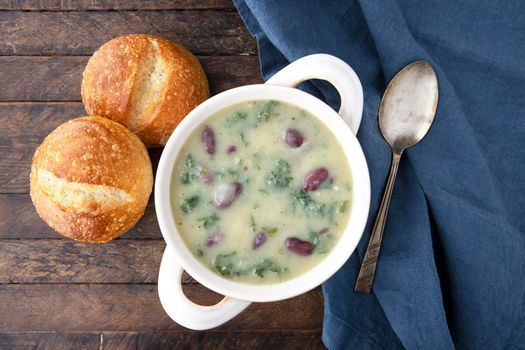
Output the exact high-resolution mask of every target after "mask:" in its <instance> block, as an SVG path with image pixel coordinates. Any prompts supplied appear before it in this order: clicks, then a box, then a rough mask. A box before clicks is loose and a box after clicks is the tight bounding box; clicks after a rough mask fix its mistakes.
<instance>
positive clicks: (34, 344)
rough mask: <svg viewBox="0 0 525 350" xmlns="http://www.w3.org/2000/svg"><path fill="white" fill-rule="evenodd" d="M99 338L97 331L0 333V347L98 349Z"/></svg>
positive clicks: (53, 349)
mask: <svg viewBox="0 0 525 350" xmlns="http://www.w3.org/2000/svg"><path fill="white" fill-rule="evenodd" d="M100 339H101V335H100V334H97V333H58V334H57V333H0V349H9V350H22V349H23V350H29V349H38V350H70V349H85V350H88V349H93V350H99V349H100ZM120 349H123V348H122V347H121V348H120Z"/></svg>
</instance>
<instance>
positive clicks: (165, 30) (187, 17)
mask: <svg viewBox="0 0 525 350" xmlns="http://www.w3.org/2000/svg"><path fill="white" fill-rule="evenodd" d="M131 33H145V34H158V35H162V36H164V37H166V38H168V39H171V40H173V41H175V42H178V43H180V44H182V45H184V46H185V47H187V48H188V49H189V50H190V51H191V52H193V53H195V54H201V55H254V54H255V53H256V51H257V50H256V43H255V39H254V38H253V37H252V36H251V34H250V33H249V32H248V30H247V29H246V27H245V26H244V23H243V22H242V20H241V18H240V16H239V14H238V13H237V12H223V11H208V10H204V11H174V10H162V11H87V12H26V11H22V12H21V11H2V12H0V55H91V54H92V53H93V52H94V51H95V50H96V49H97V48H98V47H100V46H101V45H102V44H103V43H105V42H106V41H108V40H110V39H112V38H114V37H116V36H120V35H124V34H131Z"/></svg>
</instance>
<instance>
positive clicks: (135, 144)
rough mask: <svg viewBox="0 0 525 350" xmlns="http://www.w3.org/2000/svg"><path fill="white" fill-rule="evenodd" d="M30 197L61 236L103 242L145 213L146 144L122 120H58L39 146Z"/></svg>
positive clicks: (147, 181) (148, 176) (149, 182)
mask: <svg viewBox="0 0 525 350" xmlns="http://www.w3.org/2000/svg"><path fill="white" fill-rule="evenodd" d="M30 181H31V199H32V200H33V204H34V205H35V208H36V211H37V212H38V214H39V215H40V217H41V218H42V219H43V220H44V221H45V222H47V223H48V224H49V226H51V227H52V228H54V229H55V230H56V231H58V232H59V233H61V234H63V235H64V236H67V237H70V238H73V239H75V240H78V241H83V242H91V243H99V242H107V241H109V240H111V239H113V238H115V237H117V236H119V235H120V234H122V233H124V232H126V231H127V230H129V229H130V228H131V227H133V225H135V223H136V222H137V221H138V220H139V218H140V217H141V216H142V214H143V213H144V209H145V208H146V204H147V202H148V198H149V196H150V193H151V188H152V185H153V172H152V169H151V162H150V159H149V156H148V152H147V150H146V147H144V145H143V144H142V142H141V141H140V140H139V138H138V137H137V136H135V135H134V134H133V133H131V132H130V131H129V130H128V129H126V128H125V127H123V126H122V125H120V124H118V123H115V122H113V121H111V120H109V119H106V118H101V117H82V118H77V119H73V120H71V121H69V122H67V123H64V124H62V125H60V126H59V127H58V128H56V129H55V130H54V131H53V132H51V134H49V135H48V136H47V137H46V138H45V139H44V142H43V143H42V144H41V145H40V146H39V147H38V148H37V150H36V152H35V155H34V156H33V163H32V166H31V180H30Z"/></svg>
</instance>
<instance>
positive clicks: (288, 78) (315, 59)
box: [266, 54, 363, 134]
mask: <svg viewBox="0 0 525 350" xmlns="http://www.w3.org/2000/svg"><path fill="white" fill-rule="evenodd" d="M310 79H322V80H326V81H328V82H329V83H330V84H332V85H333V86H334V87H335V88H336V89H337V91H338V92H339V95H340V96H341V108H340V109H339V112H338V114H339V115H340V116H341V118H343V120H344V121H345V123H346V124H347V125H348V126H349V127H350V129H351V130H352V132H353V133H354V134H357V130H358V129H359V125H360V124H361V117H362V114H363V88H362V86H361V82H360V81H359V78H358V77H357V74H355V72H354V70H353V69H352V68H351V67H350V66H349V65H348V64H346V63H345V62H344V61H343V60H341V59H339V58H337V57H335V56H332V55H327V54H315V55H309V56H305V57H302V58H300V59H298V60H296V61H294V62H292V63H290V64H289V65H288V66H286V67H284V68H283V69H281V70H280V71H279V72H277V73H275V75H274V76H272V77H271V78H270V79H268V81H267V82H266V84H271V85H281V86H288V87H295V86H297V85H299V84H300V83H302V82H303V81H305V80H310Z"/></svg>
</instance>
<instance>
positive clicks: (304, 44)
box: [236, 0, 525, 349]
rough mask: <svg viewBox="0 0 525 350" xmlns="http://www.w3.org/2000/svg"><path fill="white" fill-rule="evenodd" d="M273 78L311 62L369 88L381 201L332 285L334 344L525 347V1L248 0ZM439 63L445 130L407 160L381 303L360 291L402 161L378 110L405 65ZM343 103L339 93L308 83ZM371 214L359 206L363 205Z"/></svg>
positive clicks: (363, 136)
mask: <svg viewBox="0 0 525 350" xmlns="http://www.w3.org/2000/svg"><path fill="white" fill-rule="evenodd" d="M236 5H237V7H238V9H239V12H240V14H241V16H242V18H243V19H244V21H245V23H246V25H247V26H248V28H249V29H250V31H251V32H252V33H253V35H255V36H256V38H257V41H258V45H259V54H260V59H261V69H262V72H263V75H264V78H269V77H270V76H271V75H272V74H274V73H275V72H277V71H278V70H279V69H281V68H282V67H283V66H285V65H287V64H288V63H289V62H292V61H294V60H296V59H298V58H300V57H302V56H305V55H308V54H312V53H328V54H332V55H335V56H337V57H339V58H341V59H343V60H344V61H346V62H347V63H348V64H349V65H350V66H352V67H353V69H354V70H355V71H356V73H357V74H358V76H359V77H360V79H361V82H362V84H363V88H364V95H365V107H364V114H363V120H362V123H361V128H360V131H359V133H358V139H359V141H360V142H361V145H362V147H363V149H364V152H365V155H366V157H367V161H368V165H369V169H370V175H371V181H372V203H371V211H370V217H369V220H368V225H367V228H366V230H365V233H364V235H363V238H362V240H361V242H360V244H359V246H358V249H357V252H356V253H354V254H353V255H352V257H351V258H350V259H349V261H348V262H347V263H346V264H345V265H344V267H343V268H341V270H339V272H338V273H337V274H336V275H334V276H333V277H332V278H331V279H330V280H329V281H327V282H326V283H325V284H324V285H323V291H324V296H325V317H324V329H323V341H324V343H325V344H326V346H327V347H328V348H330V349H342V348H348V349H372V348H373V349H376V348H385V349H397V348H408V349H425V348H432V349H451V348H454V347H457V348H461V349H525V180H524V178H525V93H524V91H525V2H522V1H514V2H498V1H455V0H441V1H401V0H400V1H394V0H383V1H366V0H362V1H321V0H308V1H307V0H302V1H277V0H265V1H255V0H245V1H243V0H237V1H236ZM418 59H424V60H427V61H429V62H430V63H431V64H432V65H433V66H434V68H435V70H436V72H437V75H438V80H439V84H440V97H439V106H438V112H437V115H436V119H435V122H434V124H433V126H432V128H431V129H430V131H429V133H428V134H427V136H426V137H425V138H424V139H423V141H422V142H421V143H420V144H418V145H416V146H415V147H413V148H411V149H409V150H408V151H407V152H406V154H405V156H404V157H403V159H402V160H401V164H400V168H399V172H398V177H397V182H396V186H395V189H394V193H393V198H392V202H391V205H390V213H389V216H388V220H387V224H386V230H385V233H384V240H383V246H382V251H381V257H380V259H379V265H378V268H377V273H376V279H375V283H374V288H373V294H370V295H362V294H356V293H355V292H353V287H354V283H355V279H356V276H357V272H358V270H359V265H360V261H361V259H362V257H363V253H364V250H365V249H366V244H367V242H368V237H369V234H370V229H371V225H372V223H373V220H374V218H375V215H376V212H377V208H378V206H379V202H380V198H381V195H382V192H383V188H384V184H385V182H386V177H387V175H388V169H389V165H390V159H391V154H390V150H389V148H388V146H387V144H386V143H385V141H384V140H383V139H382V137H381V134H380V132H379V129H378V123H377V110H378V105H379V101H380V99H381V96H382V94H383V92H384V89H385V87H386V84H387V83H388V81H390V79H391V78H392V77H393V76H394V75H395V73H397V72H398V71H399V70H400V69H401V68H403V67H404V66H405V65H406V64H408V63H410V62H412V61H414V60H418ZM305 88H306V89H308V90H309V91H311V92H313V93H316V94H318V95H319V96H320V97H322V98H324V99H325V100H326V101H327V102H328V103H329V104H331V105H332V106H333V107H337V103H338V102H337V100H338V97H337V94H335V92H334V90H333V89H332V88H329V87H327V85H326V84H322V83H319V82H314V83H313V84H309V85H305ZM355 205H359V203H355Z"/></svg>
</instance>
